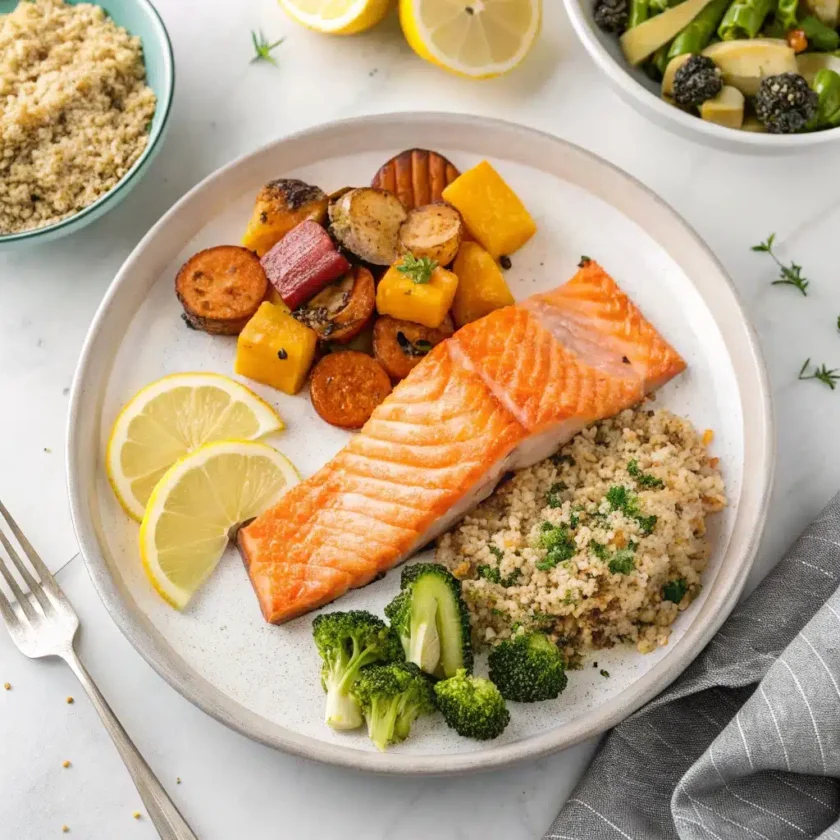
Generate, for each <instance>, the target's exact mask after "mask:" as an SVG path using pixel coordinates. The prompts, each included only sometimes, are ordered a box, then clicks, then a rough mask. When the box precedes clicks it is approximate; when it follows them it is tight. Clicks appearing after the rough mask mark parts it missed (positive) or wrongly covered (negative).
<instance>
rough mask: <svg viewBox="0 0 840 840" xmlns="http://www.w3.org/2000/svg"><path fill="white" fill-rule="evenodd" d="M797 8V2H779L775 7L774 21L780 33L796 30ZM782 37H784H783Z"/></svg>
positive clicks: (797, 0) (780, 0)
mask: <svg viewBox="0 0 840 840" xmlns="http://www.w3.org/2000/svg"><path fill="white" fill-rule="evenodd" d="M798 7H799V0H779V3H778V5H777V6H776V14H775V17H774V20H775V23H777V24H778V26H779V28H780V29H781V31H782V32H787V31H788V30H790V29H796V26H797V23H798V19H797V11H798ZM782 37H784V35H783V36H782Z"/></svg>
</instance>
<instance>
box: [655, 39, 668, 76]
mask: <svg viewBox="0 0 840 840" xmlns="http://www.w3.org/2000/svg"><path fill="white" fill-rule="evenodd" d="M670 46H671V45H670V44H663V45H662V46H661V47H660V48H659V49H658V50H657V51H656V52H655V53H654V54H653V55H652V56H651V58H650V62H651V64H652V65H653V66H654V67H655V68H656V71H657V72H658V73H659V78H660V79H661V78H662V76H663V75H664V74H665V68H666V67H667V66H668V47H670Z"/></svg>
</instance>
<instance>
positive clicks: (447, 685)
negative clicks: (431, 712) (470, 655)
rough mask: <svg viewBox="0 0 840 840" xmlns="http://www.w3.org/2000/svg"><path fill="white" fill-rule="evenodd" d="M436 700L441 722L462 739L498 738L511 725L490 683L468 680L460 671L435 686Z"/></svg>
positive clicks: (503, 702)
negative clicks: (462, 737)
mask: <svg viewBox="0 0 840 840" xmlns="http://www.w3.org/2000/svg"><path fill="white" fill-rule="evenodd" d="M435 696H436V697H437V703H438V708H439V709H440V710H441V712H442V713H443V717H444V720H446V722H447V723H448V724H449V726H451V727H452V728H453V729H454V730H455V731H456V732H457V733H458V734H459V735H463V736H464V737H465V738H475V739H476V740H478V741H489V740H491V739H492V738H498V737H499V735H501V734H502V732H504V729H505V727H506V726H507V725H508V722H509V721H510V712H508V710H507V706H506V705H505V698H504V697H502V695H501V692H500V691H499V689H498V688H496V686H495V685H493V683H491V682H490V680H485V679H484V678H482V677H474V676H471V675H470V674H468V673H467V672H466V671H465V670H464V669H463V668H461V669H460V670H458V672H457V673H456V674H455V676H453V677H450V678H449V679H448V680H443V681H441V682H439V683H437V684H436V685H435Z"/></svg>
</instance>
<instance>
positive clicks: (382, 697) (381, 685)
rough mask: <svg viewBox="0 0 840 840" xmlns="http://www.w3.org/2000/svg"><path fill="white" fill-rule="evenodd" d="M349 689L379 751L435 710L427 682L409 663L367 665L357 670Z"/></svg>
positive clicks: (429, 684) (432, 695) (419, 671)
mask: <svg viewBox="0 0 840 840" xmlns="http://www.w3.org/2000/svg"><path fill="white" fill-rule="evenodd" d="M352 692H353V697H354V698H355V700H356V702H357V703H358V704H359V705H360V706H361V709H362V712H363V713H364V716H365V721H367V728H368V735H370V739H371V740H372V741H373V743H374V744H376V746H377V748H378V749H380V750H382V751H384V750H385V749H386V748H387V747H388V745H389V744H394V743H398V742H399V741H404V740H405V739H406V738H407V737H408V734H409V732H410V731H411V725H412V724H413V723H414V721H415V720H416V719H417V718H418V717H419V716H420V715H427V714H431V713H432V712H433V711H434V710H435V695H434V691H433V690H432V686H431V683H430V682H429V680H428V679H426V676H425V675H424V674H423V672H422V671H421V670H420V669H419V668H418V667H417V666H416V665H412V664H411V663H404V662H392V663H389V664H387V665H368V666H367V667H366V668H362V670H361V671H360V672H359V677H358V679H357V680H356V682H355V683H354V685H353V689H352Z"/></svg>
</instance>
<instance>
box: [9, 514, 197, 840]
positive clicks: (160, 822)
mask: <svg viewBox="0 0 840 840" xmlns="http://www.w3.org/2000/svg"><path fill="white" fill-rule="evenodd" d="M0 514H1V515H2V518H0V544H2V546H3V548H5V550H6V554H7V555H8V557H9V559H10V560H11V562H12V564H13V565H14V567H15V569H17V571H18V574H19V575H20V577H21V579H22V580H23V582H24V584H25V585H26V587H28V588H29V592H28V594H25V593H24V592H23V590H22V588H21V587H20V585H19V584H18V582H17V580H16V579H15V577H14V575H13V574H12V569H11V567H10V566H9V565H8V561H7V560H5V559H4V558H3V553H2V552H0V575H2V577H3V579H4V580H5V581H6V584H7V585H8V587H9V589H10V590H11V592H12V595H13V596H14V598H15V600H16V602H17V603H16V604H13V603H12V602H10V601H9V599H8V598H7V597H6V595H5V594H4V593H3V590H2V589H0V616H2V618H3V621H4V622H5V624H6V627H7V628H8V630H9V633H10V634H11V636H12V641H13V642H14V643H15V644H16V645H17V646H18V648H19V649H20V651H21V653H23V654H24V655H25V656H28V657H29V658H30V659H41V658H42V657H44V656H58V657H60V658H61V659H63V660H64V661H65V662H66V663H67V664H68V665H69V666H70V668H71V669H72V671H73V673H74V674H75V675H76V676H77V677H78V679H79V682H80V683H81V684H82V688H84V690H85V691H86V692H87V694H88V697H90V701H91V703H93V706H94V708H95V709H96V711H97V712H99V717H100V718H102V723H103V724H105V728H106V729H107V730H108V734H109V735H110V736H111V738H112V740H113V741H114V745H115V746H116V748H117V750H118V751H119V754H120V755H121V756H122V760H123V761H124V762H125V766H126V767H127V768H128V772H129V773H130V774H131V778H132V779H133V780H134V784H135V785H136V786H137V790H138V791H139V793H140V798H141V799H142V800H143V804H144V805H145V806H146V810H147V812H148V814H149V817H150V819H151V820H152V822H153V823H154V826H155V828H156V829H157V831H158V834H159V835H160V836H161V838H162V840H197V838H196V836H195V834H194V833H193V831H192V829H191V828H190V827H189V825H187V821H186V820H185V819H184V818H183V817H182V816H181V813H180V812H179V811H178V809H177V808H176V807H175V804H174V803H173V802H172V800H171V799H170V798H169V796H168V794H167V793H166V791H165V790H164V789H163V786H162V785H161V783H160V782H159V781H158V779H157V777H156V776H155V774H154V773H153V772H152V770H151V768H150V767H149V765H148V764H146V762H145V760H144V759H143V756H142V755H140V753H139V752H138V750H137V747H135V746H134V744H133V743H132V742H131V738H129V737H128V734H127V733H126V731H125V729H123V727H122V724H121V723H120V722H119V721H118V720H117V717H116V715H115V714H114V713H113V712H112V711H111V707H110V706H109V705H108V703H107V701H106V700H105V698H104V697H103V696H102V693H101V692H100V691H99V689H98V688H97V687H96V685H95V683H94V682H93V679H92V678H91V676H90V674H88V672H87V670H85V666H84V665H82V663H81V661H80V660H79V657H78V656H77V655H76V651H75V649H74V647H73V641H74V639H75V637H76V631H77V630H78V629H79V618H78V616H77V615H76V612H75V610H74V609H73V607H72V606H70V602H69V601H68V600H67V598H66V597H65V595H64V593H63V592H62V591H61V589H60V587H59V585H58V584H57V583H56V582H55V578H53V576H52V575H51V574H50V571H49V569H47V567H46V566H45V565H44V563H43V561H42V560H41V558H40V557H39V556H38V554H37V553H36V551H35V549H34V548H32V545H31V543H30V542H29V540H27V539H26V537H25V536H24V535H23V532H22V531H21V530H20V528H18V526H17V524H16V523H15V521H14V519H12V517H11V516H10V514H9V511H8V510H6V508H5V506H4V505H3V503H2V502H0ZM3 520H5V523H6V525H7V527H8V529H9V530H10V531H11V532H12V534H13V535H14V537H15V539H16V540H17V543H18V545H19V546H20V547H21V549H23V552H24V554H26V556H27V558H28V559H29V562H30V563H31V565H32V567H31V570H30V568H29V567H27V565H26V563H25V562H24V561H23V560H22V559H21V557H20V555H19V554H18V552H17V551H16V550H15V548H14V546H13V545H12V542H11V540H10V539H9V537H8V535H7V533H5V528H4V522H3Z"/></svg>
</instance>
